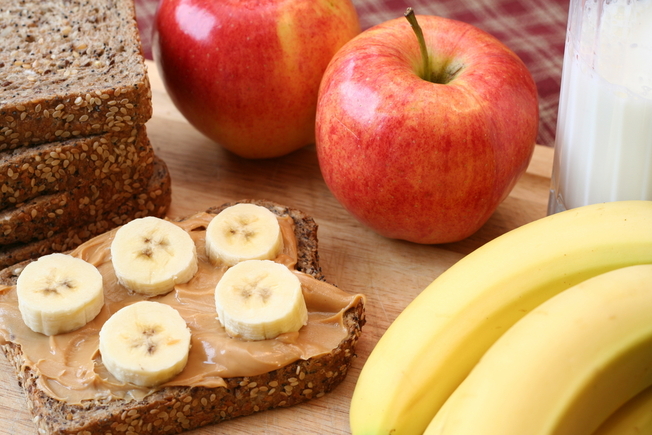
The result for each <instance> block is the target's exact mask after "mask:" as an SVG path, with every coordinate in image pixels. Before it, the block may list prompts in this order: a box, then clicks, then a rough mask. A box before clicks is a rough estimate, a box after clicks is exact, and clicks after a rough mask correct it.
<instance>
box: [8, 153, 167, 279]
mask: <svg viewBox="0 0 652 435" xmlns="http://www.w3.org/2000/svg"><path fill="white" fill-rule="evenodd" d="M148 166H151V167H152V169H153V172H152V175H151V177H150V178H149V181H148V183H147V185H146V186H145V188H143V189H138V190H137V191H136V192H133V193H132V194H130V195H129V196H128V197H126V198H123V199H122V200H121V201H120V203H119V204H116V205H115V206H112V207H101V208H99V209H94V214H93V215H90V214H89V216H91V217H92V219H85V220H86V222H84V220H79V219H77V220H75V221H74V222H75V223H74V224H72V225H70V226H69V227H66V228H63V229H60V230H58V231H55V232H54V233H53V234H49V235H46V237H45V238H40V239H38V238H37V239H34V240H30V241H28V242H21V243H12V244H9V245H4V246H0V268H9V267H10V266H12V265H15V264H17V263H20V262H23V261H25V260H29V259H32V258H36V257H39V256H41V255H46V254H51V253H53V252H64V251H68V250H71V249H74V248H75V247H77V246H79V245H80V244H82V243H83V242H85V241H86V240H88V239H90V238H92V237H94V236H96V235H98V234H102V233H104V232H106V231H108V230H110V229H112V228H115V227H117V226H119V225H122V224H124V223H126V222H128V221H130V220H132V219H136V218H140V217H144V216H157V217H161V218H162V217H164V216H165V214H166V212H167V210H168V208H169V206H170V201H171V195H172V186H171V180H170V174H169V172H168V168H167V166H166V164H165V162H164V161H163V160H161V159H160V158H158V157H155V158H154V161H153V163H151V164H150V165H148ZM89 210H90V209H89ZM56 219H57V216H55V217H54V225H57V224H58V222H57V221H56ZM54 225H53V226H54ZM7 271H9V269H5V272H7ZM1 280H2V278H0V281H1Z"/></svg>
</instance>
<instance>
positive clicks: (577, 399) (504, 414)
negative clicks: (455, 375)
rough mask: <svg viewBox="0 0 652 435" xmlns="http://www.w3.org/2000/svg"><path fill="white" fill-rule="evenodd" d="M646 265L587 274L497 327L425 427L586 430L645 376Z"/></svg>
mask: <svg viewBox="0 0 652 435" xmlns="http://www.w3.org/2000/svg"><path fill="white" fill-rule="evenodd" d="M651 320H652V264H644V265H636V266H629V267H625V268H622V269H617V270H613V271H610V272H606V273H604V274H601V275H598V276H596V277H593V278H591V279H589V280H587V281H585V282H583V283H580V284H578V285H576V286H574V287H571V288H570V289H568V290H566V291H563V292H561V293H560V294H558V295H556V296H554V297H552V298H551V299H549V300H547V301H546V302H544V303H542V304H541V305H539V306H538V307H537V308H535V309H534V310H532V311H530V312H529V313H528V314H526V315H525V316H524V317H523V318H522V319H521V320H519V321H518V322H517V323H516V324H515V325H514V326H512V327H511V328H510V329H509V330H507V331H506V332H505V333H504V334H503V335H502V336H501V337H500V338H499V339H498V340H497V341H496V342H495V343H494V345H493V346H491V348H489V350H488V351H487V352H486V353H485V354H484V356H483V357H482V359H481V360H480V362H479V363H478V364H477V365H476V366H475V367H474V369H473V370H472V371H471V373H470V374H469V375H468V376H467V377H466V379H465V380H464V381H463V382H462V384H461V385H460V386H459V387H458V388H457V389H456V390H455V391H454V392H453V394H452V395H451V396H450V397H449V398H448V400H447V401H446V403H444V405H443V406H442V408H441V409H440V410H439V412H438V413H437V414H436V416H435V418H434V419H433V420H432V422H431V423H430V425H429V426H428V428H427V429H426V431H425V434H426V435H453V434H454V435H466V434H468V435H471V434H473V435H477V434H480V433H484V434H488V433H495V434H500V435H523V434H530V435H553V434H554V435H590V434H592V433H593V432H594V431H595V430H596V429H597V428H598V426H600V424H601V423H602V422H603V421H604V420H606V418H607V417H608V416H609V415H611V414H612V413H613V412H614V411H615V410H616V409H618V408H619V407H620V406H621V405H623V404H624V403H626V402H627V401H628V400H629V399H631V398H632V397H634V396H636V395H637V394H638V393H640V392H641V391H643V390H644V389H645V388H646V387H647V386H649V385H652V321H651Z"/></svg>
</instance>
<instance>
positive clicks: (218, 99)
mask: <svg viewBox="0 0 652 435" xmlns="http://www.w3.org/2000/svg"><path fill="white" fill-rule="evenodd" d="M358 33H360V25H359V22H358V15H357V12H356V10H355V8H354V6H353V5H352V3H351V1H350V0H240V1H237V0H161V2H160V4H159V6H158V9H157V13H156V18H155V22H154V32H153V47H152V51H153V54H154V59H155V61H156V63H157V67H158V69H159V71H160V74H161V77H162V79H163V83H164V84H165V88H166V90H167V92H168V93H169V95H170V97H171V99H172V101H173V102H174V104H175V105H176V107H177V108H178V109H179V111H180V112H181V113H182V114H183V115H184V117H185V118H186V119H187V120H188V122H190V124H192V125H193V126H194V127H195V128H197V130H199V131H200V132H202V133H203V134H204V135H206V136H207V137H209V138H210V139H212V140H214V141H215V142H217V143H219V144H220V145H222V146H224V147H225V148H227V149H229V150H231V151H232V152H234V153H236V154H238V155H240V156H242V157H246V158H271V157H277V156H281V155H284V154H287V153H289V152H291V151H294V150H296V149H298V148H300V147H303V146H304V145H307V144H310V143H314V135H315V110H316V109H315V106H316V104H317V92H318V89H319V83H320V81H321V78H322V75H323V73H324V70H325V69H326V66H327V65H328V62H329V61H330V60H331V58H332V56H333V55H334V54H335V52H336V51H337V50H338V49H339V48H340V47H342V45H344V43H346V42H347V41H349V40H350V39H351V38H353V37H354V36H356V35H357V34H358Z"/></svg>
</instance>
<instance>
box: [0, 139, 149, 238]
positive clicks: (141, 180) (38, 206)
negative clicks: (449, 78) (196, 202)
mask: <svg viewBox="0 0 652 435" xmlns="http://www.w3.org/2000/svg"><path fill="white" fill-rule="evenodd" d="M117 142H118V144H119V143H120V142H119V141H117ZM124 143H125V144H126V145H128V148H123V149H121V148H120V146H118V145H116V144H113V146H110V144H111V142H109V141H105V142H102V141H100V140H99V139H98V140H94V141H92V143H91V146H90V149H89V152H88V156H87V157H86V158H85V159H83V160H82V161H79V162H74V163H73V165H75V166H77V165H78V166H79V167H81V168H84V167H89V166H90V167H91V168H92V169H91V174H90V176H87V177H83V176H72V177H71V178H72V180H71V181H72V183H71V184H72V186H70V187H69V188H68V189H65V190H61V191H56V192H54V193H50V194H46V195H39V196H37V197H35V198H33V199H30V200H29V201H27V202H25V203H21V204H17V205H15V206H14V207H9V208H5V209H4V210H0V222H1V224H0V245H7V244H10V243H17V242H29V241H31V240H39V239H45V238H48V237H50V236H52V235H53V234H54V233H57V232H59V231H62V230H64V229H65V228H67V227H70V226H74V225H78V224H85V223H90V222H93V221H94V220H96V219H97V218H98V217H99V216H102V215H103V214H105V213H106V212H110V211H111V210H113V209H116V208H117V207H118V206H119V205H120V204H121V203H122V202H123V201H125V200H127V199H129V197H131V196H132V195H134V194H135V193H138V192H140V191H144V190H145V189H146V187H147V184H148V182H149V180H150V178H151V177H152V174H153V172H154V167H153V165H152V162H153V161H154V151H153V149H152V147H151V145H150V143H149V139H148V138H147V135H145V134H144V131H143V134H142V135H140V137H139V138H138V140H137V142H133V143H127V142H126V141H125V142H124ZM111 148H113V150H115V149H118V150H119V152H121V153H122V154H125V155H130V156H131V157H130V158H128V159H123V158H122V156H120V155H118V158H116V155H115V154H111V152H110V151H109V149H111ZM137 149H138V150H140V151H136V150H137ZM100 155H101V156H102V157H98V156H100ZM55 162H56V161H55ZM59 166H61V165H56V166H52V167H53V168H55V170H56V168H58V167H59ZM70 167H71V166H68V169H70ZM46 168H48V166H46ZM37 171H38V169H37ZM61 171H62V172H66V170H65V169H61ZM82 171H84V170H83V169H82ZM42 174H43V175H45V176H46V177H47V178H48V179H52V178H54V177H53V175H52V171H50V172H43V173H42ZM57 175H58V174H57ZM55 183H56V178H55V182H53V183H52V184H55ZM73 183H74V184H73Z"/></svg>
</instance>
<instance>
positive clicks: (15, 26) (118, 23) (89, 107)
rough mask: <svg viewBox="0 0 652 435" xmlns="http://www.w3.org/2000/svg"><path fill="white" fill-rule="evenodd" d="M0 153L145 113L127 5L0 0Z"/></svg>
mask: <svg viewBox="0 0 652 435" xmlns="http://www.w3.org/2000/svg"><path fill="white" fill-rule="evenodd" d="M0 36H1V38H2V42H3V49H2V50H0V84H1V86H2V89H3V91H2V93H0V150H5V149H14V148H17V147H21V146H29V145H33V144H37V143H45V142H52V141H55V140H60V139H67V138H71V137H78V136H89V135H95V134H100V133H104V132H116V131H130V130H131V129H132V128H133V126H135V125H140V124H143V123H145V122H146V121H147V120H148V119H149V118H150V117H151V114H152V107H151V101H150V97H151V91H150V86H149V81H148V78H147V69H146V66H145V63H144V58H143V56H142V49H141V43H140V36H139V33H138V27H137V24H136V19H135V9H134V4H133V0H103V1H97V2H88V1H81V0H69V1H61V0H0Z"/></svg>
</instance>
